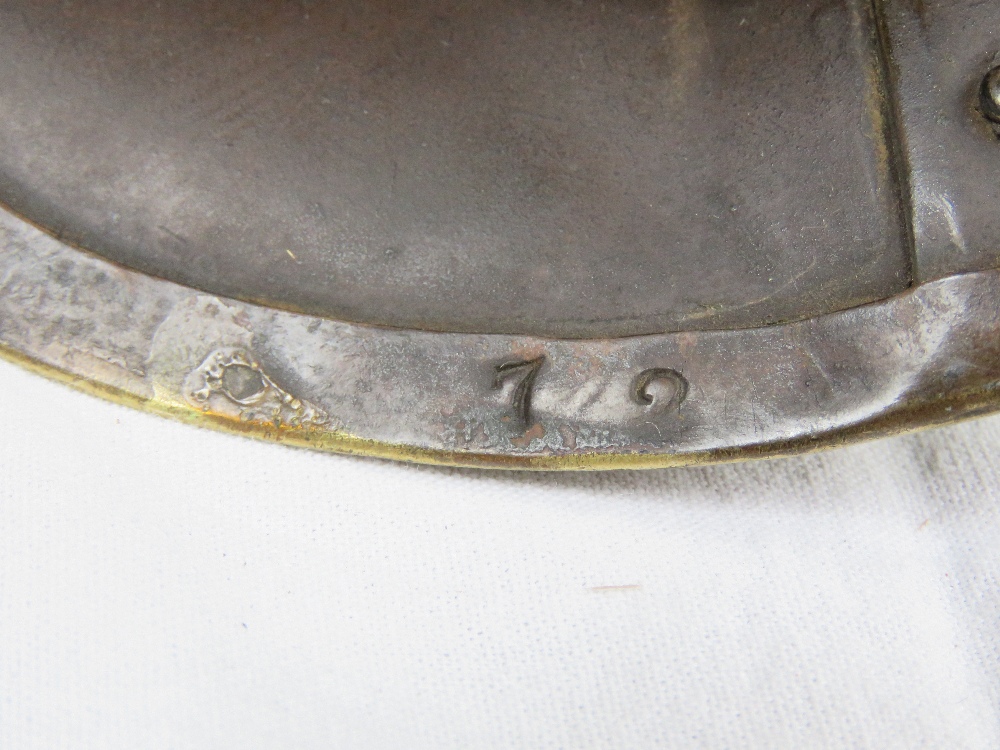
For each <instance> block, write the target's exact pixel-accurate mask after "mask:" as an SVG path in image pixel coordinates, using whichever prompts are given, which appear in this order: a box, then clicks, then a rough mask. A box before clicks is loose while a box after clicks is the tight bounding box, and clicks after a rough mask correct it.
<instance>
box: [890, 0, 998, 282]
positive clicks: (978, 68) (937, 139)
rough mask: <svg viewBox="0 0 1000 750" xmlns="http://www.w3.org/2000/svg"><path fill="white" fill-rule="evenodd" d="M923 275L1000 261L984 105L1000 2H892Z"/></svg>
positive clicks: (992, 149)
mask: <svg viewBox="0 0 1000 750" xmlns="http://www.w3.org/2000/svg"><path fill="white" fill-rule="evenodd" d="M882 5H883V6H884V10H885V15H886V24H887V29H888V37H889V41H890V44H891V51H892V56H893V60H894V69H895V78H896V80H897V87H896V88H897V97H898V101H899V111H900V122H899V127H900V132H901V134H902V137H903V138H904V139H905V145H906V152H905V154H903V158H904V159H905V162H906V167H907V170H908V172H909V175H910V176H909V182H910V185H911V191H912V195H911V200H912V217H913V219H912V224H913V228H914V241H915V264H914V265H915V269H914V278H915V280H916V281H918V282H919V281H929V280H932V279H939V278H943V277H945V276H949V275H951V274H955V273H962V272H965V271H978V270H983V269H988V268H996V267H998V266H1000V211H998V210H997V207H998V206H1000V180H998V179H997V174H998V167H1000V161H998V157H1000V148H998V145H1000V144H998V143H997V139H996V135H995V134H994V133H993V131H992V129H991V128H990V127H989V123H987V122H986V121H985V120H984V118H983V117H982V116H981V114H980V112H979V111H977V105H978V104H979V102H980V100H979V95H980V90H981V85H982V80H983V76H984V75H986V73H987V72H988V71H989V70H990V69H991V68H993V67H994V66H995V65H997V64H998V63H1000V58H998V54H1000V3H997V2H982V0H886V1H885V2H883V3H882Z"/></svg>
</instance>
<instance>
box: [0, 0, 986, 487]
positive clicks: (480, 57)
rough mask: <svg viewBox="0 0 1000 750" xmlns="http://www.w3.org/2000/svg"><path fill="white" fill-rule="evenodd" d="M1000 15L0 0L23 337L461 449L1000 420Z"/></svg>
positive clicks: (119, 391)
mask: <svg viewBox="0 0 1000 750" xmlns="http://www.w3.org/2000/svg"><path fill="white" fill-rule="evenodd" d="M994 29H1000V7H994V6H991V4H983V3H976V2H973V1H972V0H960V1H958V2H945V1H944V0H941V1H939V2H935V1H934V0H924V1H923V2H920V3H911V2H896V1H893V0H885V1H884V2H875V3H873V2H871V0H833V1H826V2H820V1H819V0H802V1H800V0H769V1H768V2H763V1H758V2H713V1H711V0H673V1H667V0H664V1H663V2H657V1H655V0H619V2H605V3H596V2H594V3H590V2H575V3H570V2H566V3H561V2H557V3H551V2H539V1H538V0H493V1H492V2H471V3H458V2H454V1H453V0H419V2H411V3H407V4H403V5H401V4H399V3H393V2H390V1H389V0H385V1H384V2H360V1H358V2H337V3H334V2H329V3H324V2H314V3H284V2H269V3H260V2H253V1H251V0H213V1H210V2H199V3H193V2H176V3H163V4H152V3H144V2H138V0H95V1H93V2H86V3H84V2H80V3H72V2H36V1H34V0H33V1H31V2H29V1H28V0H10V1H8V2H0V201H2V202H3V203H4V204H5V205H6V207H7V210H4V211H2V212H0V346H2V347H3V350H4V351H5V352H6V354H7V355H8V356H10V357H13V358H16V359H18V360H20V361H22V362H24V363H26V364H29V365H31V366H34V367H37V368H39V369H42V370H43V371H45V372H47V373H49V374H50V375H55V376H57V377H61V378H63V379H68V380H70V381H71V382H74V383H75V384H77V385H80V386H82V387H85V388H88V389H90V390H95V391H98V392H100V393H102V394H104V395H108V396H110V397H113V398H118V399H122V400H126V401H128V402H130V403H133V404H137V405H142V406H143V407H145V408H148V409H152V410H154V411H159V412H162V413H166V414H170V415H174V416H178V417H181V418H184V419H189V420H192V421H196V422H199V423H202V424H210V425H214V426H219V427H223V428H228V429H234V430H238V431H241V432H245V433H248V434H252V435H258V436H263V437H268V438H272V439H276V440H281V441H284V442H288V443H293V444H300V445H307V446H312V447H317V448H324V449H331V450H338V451H344V452H353V453H364V454H371V455H380V456H389V457H394V458H401V459H411V460H420V461H433V462H442V463H451V464H461V465H478V466H498V467H525V468H608V467H616V466H622V467H629V466H634V467H639V466H668V465H680V464H686V463H693V462H701V461H710V460H728V459H733V458H740V457H750V456H757V455H768V454H778V453H787V452H793V451H799V450H808V449H812V448H814V447H818V446H822V445H829V444H836V443H838V442H842V441H845V440H849V439H856V438H860V437H867V436H872V435H879V434H886V433H890V432H895V431H898V430H901V429H905V428H908V427H915V426H921V425H926V424H932V423H939V422H945V421H950V420H953V419H957V418H959V417H963V416H970V415H973V414H979V413H983V412H985V411H989V410H992V409H994V408H995V407H996V405H997V404H998V403H1000V391H998V390H997V388H996V386H997V384H998V383H1000V356H998V354H1000V304H998V303H1000V272H998V271H997V270H995V269H998V268H1000V212H997V211H996V206H997V205H998V201H997V197H998V196H997V195H996V193H997V192H998V191H1000V183H998V182H997V180H996V179H995V178H994V174H995V173H996V171H997V167H998V166H1000V143H998V142H997V133H996V132H995V128H998V127H1000V125H998V123H1000V114H998V113H1000V98H998V96H1000V95H998V94H997V93H996V92H997V91H1000V83H998V80H1000V79H998V78H997V74H996V72H995V70H996V67H997V65H998V63H1000V58H998V52H1000V40H997V39H995V38H994V34H993V30H994Z"/></svg>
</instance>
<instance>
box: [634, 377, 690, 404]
mask: <svg viewBox="0 0 1000 750" xmlns="http://www.w3.org/2000/svg"><path fill="white" fill-rule="evenodd" d="M656 382H665V383H669V384H670V385H671V386H672V390H673V392H672V393H671V395H670V400H669V401H667V402H666V403H665V404H663V406H662V407H661V406H660V401H661V399H659V398H657V397H655V396H654V395H653V394H652V393H650V392H649V387H650V386H651V385H652V384H653V383H656ZM687 396H688V382H687V379H686V378H685V377H684V376H683V375H681V374H680V373H679V372H677V370H671V369H668V368H665V367H654V368H652V369H650V370H646V371H644V372H642V373H641V374H640V375H639V377H637V378H636V379H635V383H633V384H632V398H633V399H635V402H636V403H637V404H641V405H642V406H649V407H654V408H656V409H657V410H658V411H666V410H667V409H670V408H671V407H672V408H675V409H676V408H680V405H681V404H683V403H684V401H685V399H687Z"/></svg>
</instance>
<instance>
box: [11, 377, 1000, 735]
mask: <svg viewBox="0 0 1000 750" xmlns="http://www.w3.org/2000/svg"><path fill="white" fill-rule="evenodd" d="M0 414H2V415H3V418H4V425H3V430H2V432H0V469H2V474H0V483H2V484H0V748H10V750H34V749H35V748H38V749H39V750H41V749H44V750H57V749H59V748H74V750H75V749H77V748H128V749H129V750H132V749H139V748H143V749H145V748H184V749H185V750H187V749H191V748H211V749H213V750H214V749H216V748H233V749H234V750H235V749H237V748H238V749H239V750H254V749H256V748H276V749H278V748H280V749H281V750H288V749H292V748H309V749H312V748H317V749H319V748H323V749H326V748H338V749H339V748H406V749H407V750H411V749H424V748H426V749H427V750H432V749H433V750H445V749H448V748H531V749H532V750H535V749H538V750H547V749H549V748H568V749H569V748H640V749H641V748H658V747H676V748H687V747H692V748H740V747H751V748H753V747H767V748H771V747H777V748H806V747H808V748H824V747H829V748H848V747H850V748H854V747H858V748H862V747H864V748H880V749H881V748H917V747H927V748H948V749H949V750H952V749H957V748H997V747H1000V591H998V579H1000V471H998V469H997V462H996V460H995V457H996V455H997V452H998V450H1000V419H996V418H992V419H986V420H982V421H979V422H974V423H970V424H966V425H961V426H958V427H953V428H948V429H943V430H938V431H934V432H929V433H923V434H919V435H911V436H906V437H902V438H896V439H892V440H887V441H882V442H878V443H873V444H867V445H862V446H857V447H853V448H849V449H846V450H840V451H836V452H831V453H824V454H819V455H814V456H809V457H804V458H797V459H785V460H780V461H771V462H757V463H751V464H743V465H733V466H724V467H713V468H699V469H682V470H673V471H658V472H646V473H614V474H592V475H562V476H557V475H551V474H549V475H527V474H492V473H485V472H473V471H457V470H445V469H435V468H421V467H413V466H403V465H397V464H392V463H387V462H380V461H374V460H366V459H356V458H345V457H338V456H329V455H321V454H315V453H309V452H305V451H299V450H294V449H288V448H283V447H280V446H273V445H265V444H261V443H256V442H253V441H249V440H246V439H242V438H236V437H231V436H228V435H220V434H216V433H212V432H208V431H205V430H200V429H196V428H192V427H188V426H184V425H180V424H176V423H173V422H170V421H167V420H162V419H160V418H157V417H151V416H147V415H144V414H141V413H136V412H133V411H130V410H127V409H125V408H122V407H118V406H115V405H112V404H108V403H104V402H102V401H99V400H97V399H94V398H91V397H88V396H84V395H82V394H79V393H76V392H74V391H72V390H70V389H68V388H66V387H64V386H61V385H57V384H54V383H50V382H48V381H45V380H43V379H41V378H38V377H36V376H33V375H29V374H28V373H26V372H23V371H21V370H20V369H19V368H17V367H15V366H13V365H10V364H7V363H0Z"/></svg>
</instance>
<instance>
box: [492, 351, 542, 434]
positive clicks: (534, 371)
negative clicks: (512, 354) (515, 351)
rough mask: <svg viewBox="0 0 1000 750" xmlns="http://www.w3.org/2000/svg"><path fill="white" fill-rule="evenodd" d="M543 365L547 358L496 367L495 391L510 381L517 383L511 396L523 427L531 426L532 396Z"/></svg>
mask: <svg viewBox="0 0 1000 750" xmlns="http://www.w3.org/2000/svg"><path fill="white" fill-rule="evenodd" d="M543 364H545V357H538V358H537V359H530V360H526V361H525V360H517V361H513V362H504V363H503V364H500V365H497V366H496V377H494V379H493V390H495V391H499V390H502V389H503V387H504V386H505V385H506V384H507V382H508V381H510V380H513V381H515V383H516V385H515V386H514V392H513V394H511V404H512V406H513V407H514V413H515V414H516V415H517V418H518V419H519V420H520V422H521V424H522V425H523V426H527V425H529V424H531V395H532V392H533V391H534V388H535V381H536V380H537V379H538V373H539V371H540V370H541V369H542V365H543Z"/></svg>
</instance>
